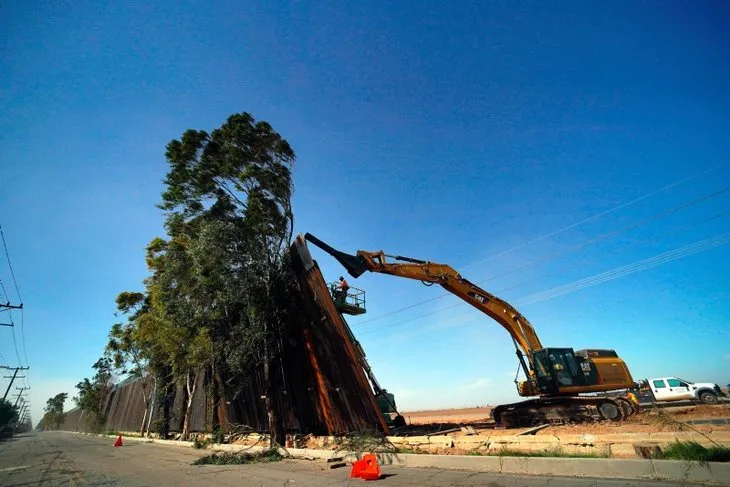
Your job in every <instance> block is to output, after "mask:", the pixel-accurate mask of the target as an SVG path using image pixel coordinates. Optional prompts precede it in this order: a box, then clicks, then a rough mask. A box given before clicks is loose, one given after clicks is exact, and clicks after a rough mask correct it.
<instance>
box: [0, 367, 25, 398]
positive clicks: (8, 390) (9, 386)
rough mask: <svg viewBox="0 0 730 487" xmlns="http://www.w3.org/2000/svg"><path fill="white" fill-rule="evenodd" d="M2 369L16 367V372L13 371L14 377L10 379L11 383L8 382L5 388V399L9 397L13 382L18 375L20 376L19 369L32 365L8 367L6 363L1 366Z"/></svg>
mask: <svg viewBox="0 0 730 487" xmlns="http://www.w3.org/2000/svg"><path fill="white" fill-rule="evenodd" d="M0 368H2V369H15V372H13V377H12V378H11V379H10V384H8V388H7V389H5V395H4V396H3V401H4V400H5V399H7V398H8V393H9V392H10V388H11V387H12V386H13V382H14V381H15V379H16V377H17V376H18V371H20V370H28V369H29V368H30V367H7V366H5V365H3V366H0Z"/></svg>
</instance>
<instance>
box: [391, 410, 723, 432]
mask: <svg viewBox="0 0 730 487" xmlns="http://www.w3.org/2000/svg"><path fill="white" fill-rule="evenodd" d="M490 411H491V407H479V408H462V409H443V410H438V411H412V412H404V413H401V414H402V415H403V416H404V417H405V419H406V422H407V423H408V424H410V425H413V426H414V427H423V428H429V427H432V428H433V429H434V430H443V429H447V428H448V427H449V426H450V425H453V426H454V427H456V426H463V425H473V426H474V427H475V428H476V430H477V431H478V432H479V433H481V434H490V435H513V434H515V433H516V432H517V431H520V430H522V429H494V423H493V422H492V421H491V418H490V416H489V413H490ZM717 418H730V404H723V405H716V406H707V405H698V406H684V407H670V408H662V409H659V410H653V409H651V408H644V409H643V410H642V412H641V413H639V414H637V415H634V416H632V417H631V418H629V419H628V420H627V421H623V422H619V423H613V422H608V421H606V422H599V423H584V424H561V425H553V426H549V427H547V428H545V429H542V430H540V431H538V432H537V434H538V435H554V434H558V433H563V434H608V433H648V432H649V433H651V432H660V431H666V432H670V431H691V430H693V429H694V430H698V431H703V432H708V431H730V425H728V424H724V425H710V424H699V425H698V424H689V425H688V424H686V423H684V422H686V421H690V420H697V419H717ZM451 434H454V435H455V436H459V435H460V434H461V433H460V432H455V433H451Z"/></svg>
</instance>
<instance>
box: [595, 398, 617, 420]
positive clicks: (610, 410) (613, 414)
mask: <svg viewBox="0 0 730 487" xmlns="http://www.w3.org/2000/svg"><path fill="white" fill-rule="evenodd" d="M598 411H599V412H600V413H601V416H602V417H603V418H604V419H607V420H609V421H618V420H620V419H621V410H620V409H619V407H618V406H617V405H616V404H615V403H613V402H602V403H601V404H600V405H599V406H598Z"/></svg>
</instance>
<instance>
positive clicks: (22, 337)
mask: <svg viewBox="0 0 730 487" xmlns="http://www.w3.org/2000/svg"><path fill="white" fill-rule="evenodd" d="M24 311H25V310H23V309H22V308H21V310H20V343H21V345H22V346H23V358H24V359H25V363H26V365H30V362H28V353H27V352H26V350H25V312H24Z"/></svg>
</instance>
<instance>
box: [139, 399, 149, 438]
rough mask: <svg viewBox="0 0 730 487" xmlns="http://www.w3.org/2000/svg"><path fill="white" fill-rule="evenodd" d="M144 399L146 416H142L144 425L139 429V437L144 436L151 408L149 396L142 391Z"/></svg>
mask: <svg viewBox="0 0 730 487" xmlns="http://www.w3.org/2000/svg"><path fill="white" fill-rule="evenodd" d="M142 398H143V399H144V416H142V424H141V425H140V427H139V436H144V426H145V423H147V413H148V412H149V409H150V406H149V403H148V402H147V396H146V395H145V393H144V391H142Z"/></svg>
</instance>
